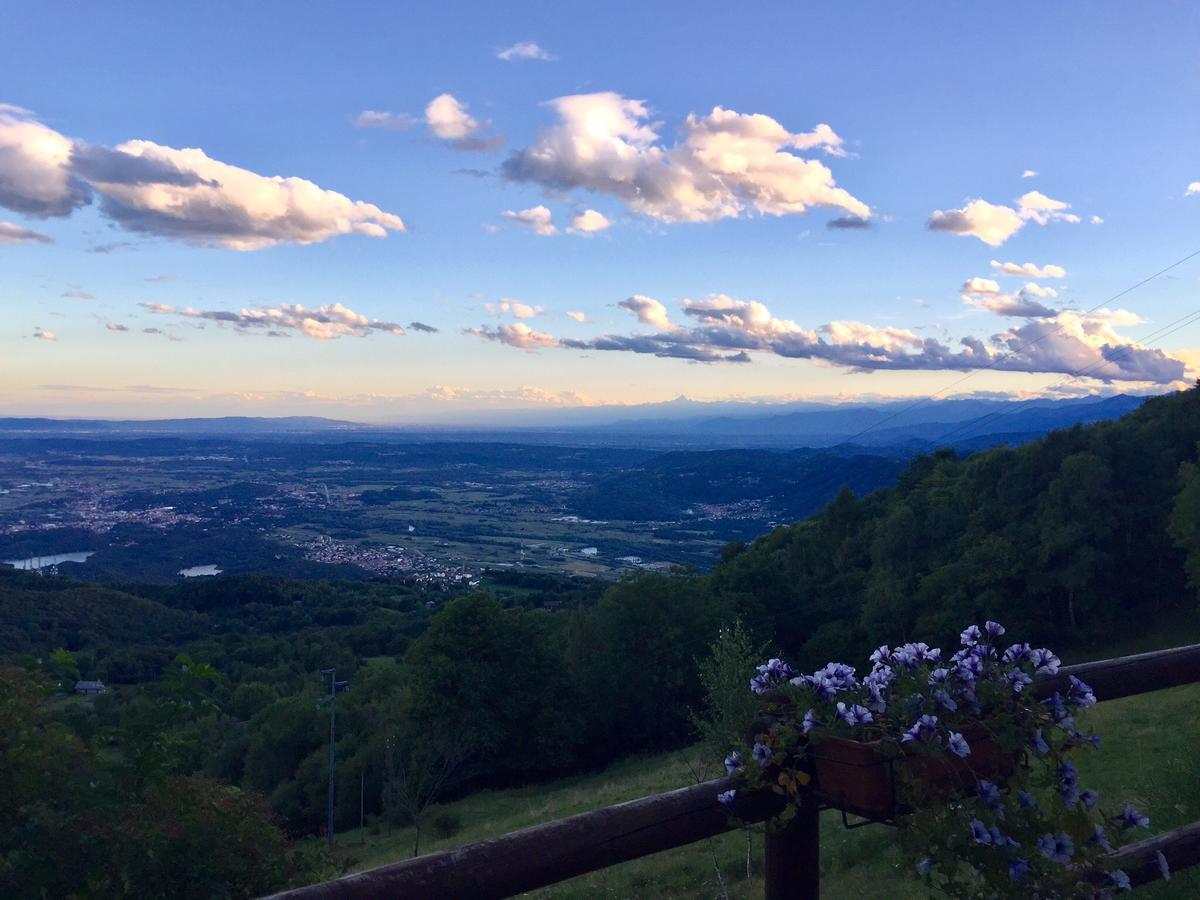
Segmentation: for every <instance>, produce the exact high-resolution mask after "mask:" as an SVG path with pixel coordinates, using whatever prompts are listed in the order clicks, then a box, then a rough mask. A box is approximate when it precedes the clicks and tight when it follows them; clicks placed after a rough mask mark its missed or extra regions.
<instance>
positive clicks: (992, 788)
mask: <svg viewBox="0 0 1200 900" xmlns="http://www.w3.org/2000/svg"><path fill="white" fill-rule="evenodd" d="M975 793H976V794H978V795H979V799H980V800H982V801H983V802H984V805H985V806H987V808H988V809H990V810H992V811H993V812H995V811H996V810H998V809H1002V808H1003V807H1004V795H1003V794H1001V793H1000V788H998V787H997V786H996V785H994V784H993V783H992V782H990V781H988V780H987V779H986V778H981V779H979V784H977V785H976V786H975Z"/></svg>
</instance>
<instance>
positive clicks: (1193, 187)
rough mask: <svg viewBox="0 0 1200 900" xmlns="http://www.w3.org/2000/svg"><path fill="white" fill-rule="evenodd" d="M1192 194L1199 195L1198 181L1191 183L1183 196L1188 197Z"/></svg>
mask: <svg viewBox="0 0 1200 900" xmlns="http://www.w3.org/2000/svg"><path fill="white" fill-rule="evenodd" d="M1192 194H1200V181H1193V182H1192V183H1191V184H1189V185H1188V186H1187V190H1186V191H1184V195H1185V196H1188V197H1190V196H1192Z"/></svg>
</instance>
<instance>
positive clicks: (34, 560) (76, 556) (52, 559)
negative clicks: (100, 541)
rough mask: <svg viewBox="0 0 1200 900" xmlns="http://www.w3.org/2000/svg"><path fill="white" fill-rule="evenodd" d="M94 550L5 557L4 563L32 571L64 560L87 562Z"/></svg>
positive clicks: (55, 564)
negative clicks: (22, 557) (50, 554)
mask: <svg viewBox="0 0 1200 900" xmlns="http://www.w3.org/2000/svg"><path fill="white" fill-rule="evenodd" d="M95 553H96V551H95V550H79V551H77V552H75V553H56V554H54V555H53V556H31V557H29V558H28V559H6V560H3V563H4V565H6V566H12V567H13V568H14V569H23V570H25V571H27V572H32V571H34V570H35V569H45V568H49V567H50V566H57V565H58V564H59V563H65V562H75V563H81V562H87V560H88V557H89V556H94V555H95Z"/></svg>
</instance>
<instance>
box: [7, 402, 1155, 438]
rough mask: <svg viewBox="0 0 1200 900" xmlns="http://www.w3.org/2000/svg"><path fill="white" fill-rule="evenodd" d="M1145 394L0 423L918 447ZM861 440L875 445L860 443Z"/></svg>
mask: <svg viewBox="0 0 1200 900" xmlns="http://www.w3.org/2000/svg"><path fill="white" fill-rule="evenodd" d="M1146 399H1147V398H1145V397H1134V396H1129V395H1126V394H1118V395H1116V396H1112V397H1082V398H1077V399H1067V400H1050V399H1035V400H1021V401H1017V400H995V399H974V398H971V399H952V400H921V399H916V400H895V401H887V402H881V403H837V404H835V403H810V402H805V403H793V404H764V403H739V402H733V401H727V402H717V403H703V402H698V401H694V400H689V399H688V398H686V397H679V398H676V399H675V400H671V401H668V402H666V403H647V404H639V405H635V406H624V407H612V406H599V407H573V408H570V409H559V410H555V411H553V412H552V413H551V412H550V411H529V410H520V411H510V412H509V413H508V414H506V415H501V414H498V413H496V412H489V413H487V414H486V416H487V418H486V421H484V420H481V421H480V422H476V423H469V424H461V425H455V426H440V427H439V426H431V425H426V424H421V425H416V424H414V425H376V424H363V423H358V422H349V421H342V420H337V419H326V418H321V417H318V416H288V417H283V418H266V417H250V416H226V417H221V418H208V419H155V420H123V421H114V420H93V419H49V418H21V419H17V418H10V419H0V435H5V436H16V435H21V434H25V435H55V434H57V435H75V436H81V435H89V434H92V435H103V436H108V437H111V436H118V435H123V434H128V435H147V434H156V435H186V436H213V437H234V436H239V437H248V436H255V435H261V436H274V437H279V436H290V437H295V438H297V439H304V438H308V439H326V438H329V437H330V436H332V435H333V434H338V435H339V436H344V437H345V438H346V439H353V440H445V439H448V438H452V439H454V440H487V441H495V440H497V439H502V440H507V441H514V442H520V443H538V444H543V443H567V444H570V443H578V444H589V445H607V446H622V445H625V446H647V447H659V448H672V447H678V448H703V447H775V448H795V447H818V448H819V447H835V446H846V447H859V448H864V449H867V448H888V449H897V448H901V449H907V450H909V451H911V452H921V451H922V450H926V449H929V448H932V447H938V446H952V447H955V448H957V449H961V450H973V449H979V448H983V447H989V446H992V445H994V444H997V443H1014V444H1015V443H1023V442H1024V441H1027V440H1031V439H1032V438H1035V437H1038V436H1039V435H1042V434H1045V433H1046V432H1047V431H1052V430H1054V429H1056V428H1066V427H1070V426H1072V425H1075V424H1087V423H1090V422H1099V421H1104V420H1107V419H1115V418H1118V417H1119V416H1122V415H1124V414H1126V413H1128V412H1131V411H1132V410H1134V409H1137V408H1138V407H1139V406H1141V404H1142V403H1143V402H1145V400H1146ZM868 452H874V451H873V450H871V449H868Z"/></svg>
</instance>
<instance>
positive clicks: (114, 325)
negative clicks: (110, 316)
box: [104, 322, 129, 331]
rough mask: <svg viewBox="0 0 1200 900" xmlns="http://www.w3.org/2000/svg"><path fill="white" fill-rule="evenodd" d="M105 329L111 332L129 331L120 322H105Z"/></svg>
mask: <svg viewBox="0 0 1200 900" xmlns="http://www.w3.org/2000/svg"><path fill="white" fill-rule="evenodd" d="M104 327H105V328H106V329H108V330H109V331H128V330H129V329H128V328H127V327H126V326H124V325H122V324H121V323H120V322H105V323H104Z"/></svg>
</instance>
